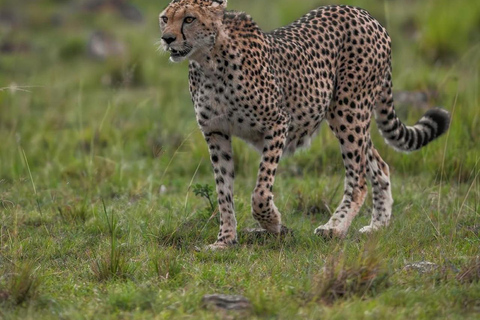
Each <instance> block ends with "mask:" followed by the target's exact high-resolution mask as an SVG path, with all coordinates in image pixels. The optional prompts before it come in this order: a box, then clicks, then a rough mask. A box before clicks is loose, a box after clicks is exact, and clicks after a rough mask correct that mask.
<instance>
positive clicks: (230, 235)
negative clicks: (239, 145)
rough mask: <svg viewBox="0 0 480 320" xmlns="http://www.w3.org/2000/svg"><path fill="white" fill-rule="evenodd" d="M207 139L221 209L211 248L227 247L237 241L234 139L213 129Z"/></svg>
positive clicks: (206, 135) (207, 134)
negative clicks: (215, 235)
mask: <svg viewBox="0 0 480 320" xmlns="http://www.w3.org/2000/svg"><path fill="white" fill-rule="evenodd" d="M204 135H205V140H206V141H207V144H208V149H209V151H210V160H211V161H212V165H213V171H214V172H215V184H216V188H217V196H218V207H219V210H220V231H219V233H218V237H217V241H216V242H215V243H214V244H213V245H212V246H211V248H225V247H227V246H229V245H232V244H235V243H237V221H236V220H235V211H234V205H233V180H234V177H235V172H234V166H233V151H232V141H231V137H230V136H229V135H228V134H225V133H222V132H217V131H212V132H209V133H205V134H204Z"/></svg>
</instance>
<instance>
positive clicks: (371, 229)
mask: <svg viewBox="0 0 480 320" xmlns="http://www.w3.org/2000/svg"><path fill="white" fill-rule="evenodd" d="M387 225H388V224H371V225H368V226H365V227H363V228H361V229H360V230H359V231H360V233H371V232H374V231H377V230H380V229H381V228H384V227H386V226H387Z"/></svg>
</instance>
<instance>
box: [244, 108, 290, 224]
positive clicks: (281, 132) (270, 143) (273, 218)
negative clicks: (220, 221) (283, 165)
mask: <svg viewBox="0 0 480 320" xmlns="http://www.w3.org/2000/svg"><path fill="white" fill-rule="evenodd" d="M287 132H288V119H287V118H286V117H283V116H280V117H279V120H278V121H277V122H276V123H275V125H274V126H273V128H272V130H271V131H269V132H267V133H266V135H265V138H264V147H263V152H262V160H261V162H260V167H259V170H258V177H257V185H256V187H255V190H254V191H253V194H252V215H253V217H254V218H255V220H257V221H258V222H259V223H260V225H261V226H262V228H264V229H266V230H267V231H269V232H272V233H280V232H281V230H282V225H281V216H280V212H279V211H278V209H277V207H276V206H275V204H274V203H273V193H272V190H273V183H274V182H275V173H276V172H277V166H278V162H279V161H280V158H281V157H282V154H283V149H284V148H285V144H286V140H287Z"/></svg>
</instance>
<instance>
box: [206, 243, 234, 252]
mask: <svg viewBox="0 0 480 320" xmlns="http://www.w3.org/2000/svg"><path fill="white" fill-rule="evenodd" d="M236 243H237V242H236V241H231V242H223V241H216V242H215V243H213V244H210V245H208V246H206V247H205V250H206V251H220V250H226V249H229V248H231V247H233V246H234V245H235V244H236Z"/></svg>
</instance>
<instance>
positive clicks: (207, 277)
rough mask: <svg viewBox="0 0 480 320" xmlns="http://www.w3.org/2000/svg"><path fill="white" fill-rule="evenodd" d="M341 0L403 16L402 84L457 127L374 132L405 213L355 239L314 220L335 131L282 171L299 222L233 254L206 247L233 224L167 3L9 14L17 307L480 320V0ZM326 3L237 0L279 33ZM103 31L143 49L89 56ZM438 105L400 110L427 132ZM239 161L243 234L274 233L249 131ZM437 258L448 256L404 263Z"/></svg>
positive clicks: (5, 206) (9, 182)
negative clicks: (317, 230) (175, 50)
mask: <svg viewBox="0 0 480 320" xmlns="http://www.w3.org/2000/svg"><path fill="white" fill-rule="evenodd" d="M330 3H340V2H339V1H330V2H329V4H330ZM342 3H345V4H354V5H357V6H361V7H364V8H365V9H367V10H369V11H370V12H371V13H372V15H374V16H375V17H376V18H378V19H379V20H380V21H381V22H382V24H383V25H385V26H386V27H387V30H388V31H389V33H390V35H391V37H392V40H393V70H394V72H393V77H394V79H393V80H394V84H395V87H394V90H397V91H407V92H424V93H426V95H425V96H426V97H427V104H428V105H429V106H430V107H432V106H443V107H444V108H446V109H447V110H449V111H450V112H452V114H453V122H452V126H451V129H450V131H449V132H448V133H447V135H446V136H445V137H443V138H441V139H440V140H438V141H436V142H434V143H432V144H431V145H429V146H428V147H426V148H425V149H424V150H422V151H420V152H416V153H412V154H408V155H404V154H399V153H397V152H395V151H394V150H392V149H391V148H390V147H388V146H386V145H385V144H384V143H383V140H382V138H381V137H380V135H379V134H377V132H376V129H375V128H374V129H373V130H372V136H373V139H374V142H375V145H376V146H378V149H379V152H380V153H381V154H382V157H384V159H385V161H386V162H387V163H388V164H389V165H390V167H391V172H392V193H393V195H394V200H395V203H394V206H393V220H392V225H391V227H389V228H387V229H386V230H384V231H381V232H378V233H375V234H372V235H368V236H365V235H361V234H359V233H358V232H356V231H355V230H358V229H359V228H360V227H361V226H363V225H365V224H366V223H368V220H369V217H368V213H369V212H370V210H371V207H370V205H369V204H370V203H371V201H370V200H371V199H367V201H366V202H365V205H364V208H363V209H362V211H361V212H360V215H359V217H358V218H357V219H356V220H355V221H354V225H353V226H352V229H351V232H350V233H349V234H348V236H347V237H346V239H344V240H333V241H324V240H322V239H319V238H318V237H316V236H314V235H313V233H312V230H313V229H314V226H316V225H318V224H320V223H324V222H326V221H327V220H328V217H329V215H330V212H329V210H330V211H331V210H332V209H334V206H335V204H337V203H338V202H339V200H340V197H341V194H342V191H341V189H342V184H343V164H342V161H341V155H340V151H339V148H338V143H337V141H336V139H335V138H334V137H333V135H332V134H331V133H330V132H329V129H328V128H326V127H323V128H322V129H321V132H320V134H319V136H318V137H317V139H316V140H315V141H314V142H313V145H312V147H311V149H310V150H309V151H306V152H301V153H300V154H298V155H295V156H293V157H290V158H287V159H284V160H282V162H283V163H282V165H281V170H280V171H279V172H278V178H277V180H276V186H275V190H274V192H275V200H276V204H277V206H278V208H279V209H280V210H281V212H282V213H283V218H284V222H285V223H286V224H287V225H288V226H289V227H291V228H292V229H293V231H294V233H293V234H292V235H289V236H287V237H286V238H284V239H275V238H262V237H260V238H257V239H253V238H251V237H249V236H245V235H242V234H240V237H239V243H240V244H239V245H238V246H237V247H236V248H234V249H233V250H228V251H225V252H203V251H198V250H197V247H202V246H203V245H204V244H207V243H211V242H212V241H214V240H215V234H216V232H215V231H216V230H217V228H218V222H217V221H216V219H217V217H216V216H214V217H213V218H211V217H212V210H211V209H210V204H209V203H208V201H206V200H205V199H203V198H201V197H197V196H195V194H194V185H196V184H202V185H205V184H209V185H211V186H213V184H214V181H213V178H212V172H211V167H210V164H209V159H208V150H207V147H206V145H205V143H204V141H203V137H202V135H201V133H200V131H199V130H198V129H197V126H196V123H195V119H194V112H193V107H192V105H191V101H190V97H189V93H188V79H187V66H186V65H172V64H171V63H169V62H168V57H167V56H166V55H161V54H159V53H158V52H156V46H155V42H157V41H158V37H159V31H158V26H157V14H158V13H159V12H160V11H161V10H162V9H163V6H165V5H166V2H165V3H163V2H162V3H160V4H159V3H154V2H150V1H141V2H140V1H139V2H135V4H136V5H137V7H138V8H139V9H140V10H141V12H143V13H144V14H145V16H144V22H143V23H138V22H130V21H128V20H125V18H124V17H123V16H122V15H120V14H119V13H118V12H117V11H115V10H114V9H112V8H110V9H108V8H104V10H103V11H101V13H92V12H88V11H85V10H79V9H78V10H70V9H69V8H68V6H69V4H61V3H60V2H57V1H51V2H43V3H37V2H32V3H30V4H29V5H28V6H24V7H22V8H23V10H21V11H15V10H14V12H15V13H16V14H17V15H18V16H19V18H18V19H17V20H16V22H15V21H14V23H12V24H11V25H13V26H9V24H7V23H4V21H5V18H2V19H3V20H2V24H0V28H2V32H3V31H5V32H3V33H2V36H1V37H0V44H2V46H1V48H2V49H1V50H3V51H2V54H1V55H0V70H1V72H0V87H1V88H2V89H1V91H0V137H2V143H1V144H0V248H1V249H0V318H5V319H32V318H35V319H51V318H66V319H85V318H86V319H95V318H99V317H101V318H105V319H109V318H110V319H114V318H127V319H143V318H146V319H151V318H156V319H167V318H168V319H170V318H205V319H215V318H227V317H229V316H232V317H234V316H235V315H228V314H224V313H222V312H213V311H211V310H206V309H203V308H202V306H201V298H202V296H203V295H205V294H211V293H224V294H239V295H243V296H245V297H246V298H248V299H250V300H251V302H252V303H253V310H251V311H249V312H250V313H249V314H248V315H247V316H248V317H252V318H279V319H291V318H295V317H302V318H306V319H308V318H312V319H314V318H318V317H322V318H325V319H344V318H347V317H348V318H352V319H358V318H359V319H363V318H365V319H368V318H385V317H390V318H397V319H403V318H412V317H413V318H420V319H422V318H423V319H433V318H442V319H443V318H452V319H463V318H472V319H473V318H476V317H478V316H479V312H480V305H479V303H478V301H479V297H480V283H479V279H478V276H477V277H476V278H475V276H471V277H466V278H465V277H460V275H462V274H463V272H464V271H466V270H468V267H469V266H472V265H473V263H474V262H475V258H476V257H478V256H480V249H479V248H480V238H479V225H480V215H479V211H480V209H479V203H480V201H479V199H480V185H479V176H478V175H479V172H480V170H479V167H478V162H479V159H480V141H479V139H480V138H479V137H480V126H479V121H480V117H479V114H478V107H479V101H480V99H479V93H480V91H479V89H478V88H479V87H480V86H479V74H480V66H479V64H478V61H480V49H479V47H478V43H479V38H478V36H479V34H478V33H477V32H473V31H475V30H478V23H479V22H478V16H480V14H479V12H480V8H479V7H478V4H477V3H476V1H468V0H463V1H460V2H456V3H455V5H454V7H452V4H451V2H450V1H445V0H441V1H436V2H435V3H433V2H420V3H419V2H416V1H412V2H410V3H409V5H405V4H404V2H402V1H385V2H371V1H355V2H353V1H342ZM12 4H14V2H13V1H12ZM323 4H327V2H324V1H302V3H301V4H299V3H298V1H297V2H292V1H289V0H288V1H287V0H280V1H262V2H259V1H253V0H252V1H250V0H249V1H241V2H240V1H234V0H230V1H229V6H230V7H231V8H232V9H239V10H245V11H248V12H249V13H250V14H251V15H252V16H253V17H254V18H256V20H257V21H258V22H259V23H260V24H261V26H262V27H263V28H265V29H267V30H268V29H273V28H274V27H278V26H280V25H284V24H286V23H288V22H290V21H292V20H294V19H296V18H298V17H299V16H301V15H302V14H303V13H305V12H307V11H308V10H309V9H312V8H314V7H315V6H318V5H323ZM3 6H4V5H3V4H2V6H0V11H1V8H2V7H3ZM2 12H3V11H2ZM74 13H75V14H74ZM2 17H5V15H3V14H2ZM459 17H461V18H459ZM440 18H441V19H440ZM97 30H104V31H107V32H108V33H110V34H112V35H113V36H114V37H115V38H116V39H118V40H119V41H121V42H123V45H124V47H125V49H124V50H125V52H124V53H123V54H120V55H119V56H114V57H110V58H108V59H106V60H99V59H93V58H90V57H89V56H88V55H87V53H86V51H87V50H86V43H87V40H88V38H89V35H90V34H91V33H92V32H94V31H97ZM472 30H473V31H472ZM5 44H10V45H9V46H6V45H5ZM12 44H13V45H12ZM8 48H10V49H11V48H14V49H16V50H17V52H14V53H7V52H6V49H8ZM412 96H414V95H412ZM422 103H424V101H423V102H422ZM422 108H423V106H422V104H418V105H405V104H403V105H402V104H397V111H398V112H397V113H398V114H399V116H400V117H401V118H402V120H403V121H404V122H406V123H409V124H412V123H413V122H414V121H415V120H417V119H418V118H419V117H420V116H421V114H423V113H424V111H425V110H424V109H422ZM234 154H235V162H236V166H237V167H236V172H237V173H238V175H237V177H238V178H237V181H236V184H235V190H236V198H235V202H236V210H237V216H238V221H239V230H242V229H245V228H251V227H255V226H256V225H255V223H254V220H253V218H252V217H251V216H250V204H249V199H250V192H251V189H252V187H253V186H254V184H255V175H256V171H257V168H258V161H259V156H258V155H257V154H256V152H255V151H254V150H252V149H251V148H249V147H248V146H246V145H245V144H244V143H243V142H241V141H238V140H235V141H234ZM112 219H113V220H112ZM421 261H429V262H432V263H434V264H435V265H436V267H435V268H432V269H429V270H416V269H412V268H406V266H407V265H408V264H410V263H414V262H421ZM342 270H343V272H342ZM333 280H335V281H333ZM329 284H332V285H329ZM342 284H345V286H343V287H342ZM339 288H340V289H342V288H343V291H342V290H340V289H339ZM242 316H244V315H242Z"/></svg>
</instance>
